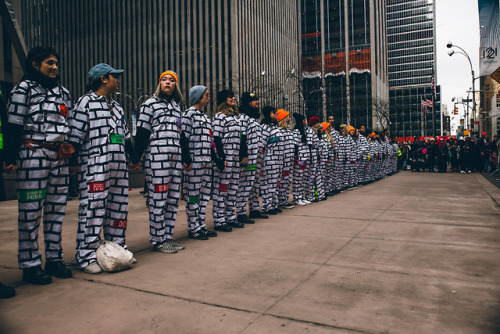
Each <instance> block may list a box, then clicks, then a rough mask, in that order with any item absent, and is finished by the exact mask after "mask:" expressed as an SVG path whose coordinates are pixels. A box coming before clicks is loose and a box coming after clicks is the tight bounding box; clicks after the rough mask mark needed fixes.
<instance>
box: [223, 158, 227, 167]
mask: <svg viewBox="0 0 500 334" xmlns="http://www.w3.org/2000/svg"><path fill="white" fill-rule="evenodd" d="M226 167H227V161H225V160H224V168H226Z"/></svg>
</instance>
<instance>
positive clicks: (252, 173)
mask: <svg viewBox="0 0 500 334" xmlns="http://www.w3.org/2000/svg"><path fill="white" fill-rule="evenodd" d="M240 127H241V133H242V135H243V136H246V138H247V146H248V164H247V165H246V166H241V167H240V171H239V172H240V174H239V177H240V179H239V185H238V194H237V196H236V212H237V213H238V215H246V214H247V209H246V205H247V202H248V200H249V198H250V194H251V193H252V188H253V186H254V182H255V178H256V177H257V175H256V172H257V158H258V153H259V147H261V146H262V145H261V141H262V139H261V137H262V128H261V126H260V124H259V123H257V120H256V119H254V118H252V117H250V116H248V115H246V114H240ZM257 196H258V195H257ZM250 210H252V208H250ZM254 210H258V207H257V209H254Z"/></svg>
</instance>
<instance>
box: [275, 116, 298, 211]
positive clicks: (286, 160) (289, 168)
mask: <svg viewBox="0 0 500 334" xmlns="http://www.w3.org/2000/svg"><path fill="white" fill-rule="evenodd" d="M277 117H278V127H279V128H280V129H281V135H280V138H281V139H282V140H281V144H282V146H283V170H282V172H281V178H280V181H279V186H278V206H279V207H282V208H284V209H293V208H294V205H293V204H290V203H288V197H290V182H291V180H292V173H293V165H294V162H295V159H294V153H295V145H294V139H293V134H292V131H291V130H289V129H288V123H289V122H290V113H289V112H288V111H285V110H284V109H278V111H277Z"/></svg>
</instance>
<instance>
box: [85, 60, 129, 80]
mask: <svg viewBox="0 0 500 334" xmlns="http://www.w3.org/2000/svg"><path fill="white" fill-rule="evenodd" d="M122 73H123V70H117V69H114V68H112V67H111V66H109V65H108V64H104V63H101V64H97V65H96V66H94V67H92V68H91V69H90V71H89V79H90V81H91V82H94V81H96V80H97V79H99V78H100V77H102V76H105V75H106V74H122Z"/></svg>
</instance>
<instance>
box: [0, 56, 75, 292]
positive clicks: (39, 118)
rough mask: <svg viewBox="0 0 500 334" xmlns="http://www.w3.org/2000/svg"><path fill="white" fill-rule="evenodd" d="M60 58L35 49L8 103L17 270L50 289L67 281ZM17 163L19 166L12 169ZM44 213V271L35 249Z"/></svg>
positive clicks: (65, 99)
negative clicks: (61, 280) (57, 282)
mask: <svg viewBox="0 0 500 334" xmlns="http://www.w3.org/2000/svg"><path fill="white" fill-rule="evenodd" d="M58 65H59V55H58V54H57V52H56V51H55V50H54V49H53V48H45V47H35V48H33V49H31V50H30V51H29V53H28V56H27V59H26V71H27V73H26V75H25V76H24V77H23V80H22V81H21V82H20V83H19V84H18V85H17V86H16V87H14V89H13V90H12V92H11V97H10V100H9V103H8V107H7V109H8V126H9V127H10V130H11V131H10V135H11V137H10V142H11V144H10V145H9V153H8V154H7V156H6V161H5V166H6V169H7V170H8V171H12V172H13V171H15V170H17V180H16V185H17V196H18V230H19V233H18V240H19V252H18V263H19V268H20V269H22V271H23V281H25V282H28V283H32V284H38V285H43V284H49V283H51V282H52V277H51V276H55V277H59V278H69V277H71V276H72V274H71V271H70V270H69V269H67V268H66V267H65V265H64V263H63V262H62V261H63V249H62V246H61V230H62V222H63V219H64V214H65V211H66V200H67V197H68V183H69V170H68V160H67V158H68V156H66V155H65V154H64V152H62V151H61V149H62V148H63V145H67V144H65V143H67V140H68V133H69V126H68V116H69V114H70V113H71V111H72V102H71V97H70V94H69V92H68V90H67V89H66V88H64V87H62V86H61V85H60V83H59V76H58ZM16 160H17V164H16ZM42 212H43V225H44V229H43V231H44V239H45V259H46V263H45V270H42V268H41V264H42V254H41V252H40V249H39V246H38V230H39V226H40V219H41V217H42Z"/></svg>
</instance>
